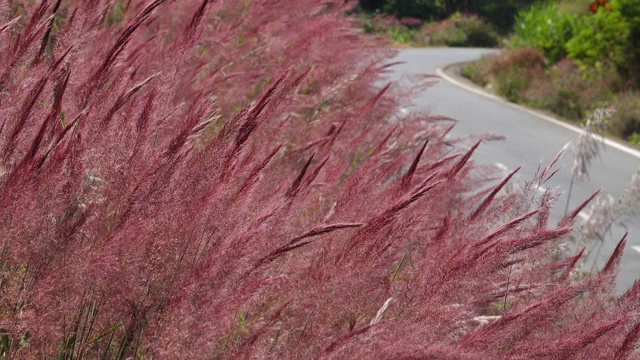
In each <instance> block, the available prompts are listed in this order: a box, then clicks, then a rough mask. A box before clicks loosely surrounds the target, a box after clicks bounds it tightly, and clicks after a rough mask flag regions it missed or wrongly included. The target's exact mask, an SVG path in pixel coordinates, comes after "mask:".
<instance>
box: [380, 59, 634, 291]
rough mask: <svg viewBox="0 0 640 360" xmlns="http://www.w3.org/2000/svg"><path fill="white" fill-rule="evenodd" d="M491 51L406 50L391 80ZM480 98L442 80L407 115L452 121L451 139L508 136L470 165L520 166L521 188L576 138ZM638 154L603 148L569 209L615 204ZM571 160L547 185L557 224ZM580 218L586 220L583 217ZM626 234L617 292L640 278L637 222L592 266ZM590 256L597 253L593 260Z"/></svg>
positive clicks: (616, 232) (601, 259) (615, 233)
mask: <svg viewBox="0 0 640 360" xmlns="http://www.w3.org/2000/svg"><path fill="white" fill-rule="evenodd" d="M491 51H494V50H487V49H450V48H421V49H406V50H403V51H402V52H401V53H400V54H399V55H398V56H397V57H396V59H394V61H403V62H404V63H403V64H400V65H396V66H395V67H394V69H395V70H394V74H393V75H392V77H393V78H395V79H398V78H399V76H400V75H401V74H403V73H430V74H437V73H440V74H442V71H441V70H442V69H443V68H444V67H446V66H447V65H450V64H454V63H460V62H465V61H471V60H475V59H479V58H480V57H482V56H484V55H486V54H488V53H490V52H491ZM454 81H455V78H454ZM480 93H481V91H478V90H477V89H476V90H475V92H474V91H470V90H469V89H468V88H465V87H463V86H460V84H459V83H453V82H451V81H450V79H449V78H446V77H444V78H442V79H441V80H440V81H439V83H438V84H437V85H435V86H434V87H431V88H429V89H427V90H426V91H425V92H423V93H421V94H419V95H418V96H417V97H416V98H415V99H414V104H415V107H414V108H408V109H405V111H412V110H424V109H427V110H429V111H431V112H432V113H434V114H438V115H446V116H450V117H452V118H454V119H456V120H457V121H458V124H457V126H456V127H455V129H454V130H453V131H452V132H451V135H450V136H452V137H458V136H465V135H469V134H478V133H494V134H500V135H504V136H506V139H505V140H503V141H492V142H485V143H483V144H482V145H481V146H480V147H479V148H478V150H477V151H476V153H475V155H474V160H475V162H476V163H480V164H493V165H496V167H497V168H499V169H502V170H503V171H507V170H510V169H514V168H516V167H518V166H522V167H523V168H522V169H521V170H520V172H519V173H518V180H517V181H519V182H524V181H525V180H530V179H531V178H532V177H533V174H534V173H535V171H536V169H537V167H538V164H539V163H540V161H543V164H548V163H549V162H550V161H551V160H552V159H553V158H554V156H555V155H556V154H557V153H558V151H559V150H560V149H561V148H562V147H563V146H564V145H565V144H567V143H568V142H575V141H576V140H577V138H578V132H577V131H576V130H572V129H570V128H569V127H567V126H566V125H565V126H562V125H559V124H558V123H557V122H554V121H549V119H548V118H547V119H545V118H544V116H540V115H537V114H535V113H534V112H532V111H527V110H523V109H522V108H520V107H518V106H514V105H513V104H509V103H506V102H504V101H501V100H498V99H495V98H491V97H487V96H483V95H482V94H480ZM639 154H640V153H639V152H638V151H635V150H626V151H625V149H624V148H621V147H620V146H615V145H614V146H612V145H611V144H608V145H606V146H605V147H604V150H603V151H602V154H601V156H600V158H599V159H597V160H596V161H595V162H594V163H593V164H592V166H591V167H590V173H589V178H588V179H587V180H585V181H584V182H579V183H576V184H574V186H573V190H572V193H571V199H570V208H573V207H575V206H577V205H578V204H579V203H581V202H582V201H583V200H584V199H586V198H588V197H589V196H590V195H591V194H592V193H593V192H595V191H596V190H598V189H602V192H601V194H610V195H612V196H614V197H616V198H617V197H618V195H620V193H622V191H623V190H624V188H625V186H626V185H627V183H628V182H629V180H630V179H631V177H632V175H633V174H634V173H635V172H636V171H637V170H638V169H639V168H640V156H639ZM573 158H574V155H573V152H572V151H571V150H567V151H566V152H565V155H564V156H563V158H562V159H561V162H560V165H562V166H563V169H562V170H561V171H560V172H559V173H558V174H556V176H555V177H554V179H553V181H550V182H549V183H548V184H547V185H548V187H551V188H558V189H559V190H560V191H561V192H562V193H563V195H562V196H561V197H560V198H559V200H558V202H557V204H556V206H555V210H554V214H553V217H554V218H556V219H558V218H560V217H561V216H562V214H563V213H564V207H565V202H566V195H567V192H568V191H567V190H568V187H569V183H570V180H571V173H570V169H571V166H572V163H573ZM587 210H588V208H587ZM587 212H588V211H587ZM582 215H583V216H582V217H583V218H584V216H585V214H582ZM579 221H581V220H579ZM625 231H628V232H629V235H628V237H627V247H626V249H625V253H624V256H623V259H622V265H621V271H620V274H619V276H618V291H623V290H625V289H627V288H629V287H630V286H631V285H632V284H633V282H634V281H635V280H636V279H638V278H640V218H639V219H635V221H632V222H631V223H629V224H627V225H626V229H625V228H623V227H621V226H615V227H614V228H612V229H611V231H610V233H609V234H608V236H607V238H606V241H605V242H604V245H603V247H602V249H601V252H600V256H598V259H597V260H596V262H595V264H596V265H595V266H596V267H599V268H602V266H603V265H604V263H605V262H606V260H607V259H608V257H609V255H610V254H611V253H612V251H613V249H614V248H615V246H616V244H617V242H618V240H619V239H620V238H621V237H622V235H624V233H625ZM594 253H595V251H594V252H593V253H592V254H594ZM587 267H588V268H589V267H591V266H590V265H589V266H587Z"/></svg>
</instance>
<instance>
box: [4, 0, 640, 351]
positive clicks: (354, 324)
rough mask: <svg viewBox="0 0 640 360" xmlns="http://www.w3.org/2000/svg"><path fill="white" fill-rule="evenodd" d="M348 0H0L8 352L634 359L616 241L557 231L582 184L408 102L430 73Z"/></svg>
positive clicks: (639, 323) (632, 293)
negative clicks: (401, 69)
mask: <svg viewBox="0 0 640 360" xmlns="http://www.w3.org/2000/svg"><path fill="white" fill-rule="evenodd" d="M350 7H351V4H348V3H347V4H345V2H344V1H343V0H327V1H322V2H318V1H317V0H296V1H273V0H253V1H236V0H229V1H207V0H181V1H164V0H149V1H142V0H130V1H120V0H112V1H108V0H102V1H100V0H96V1H87V2H84V1H70V0H58V1H41V2H35V1H31V0H24V1H21V0H12V1H0V114H1V115H0V205H1V206H0V356H1V357H4V358H8V359H53V358H57V359H64V360H71V359H231V358H257V359H274V358H275V359H311V358H335V359H363V358H370V359H416V358H425V359H451V360H454V359H535V358H538V359H582V358H593V359H627V358H631V359H634V358H635V359H637V358H638V353H637V352H634V349H635V348H636V346H637V344H638V341H639V339H640V317H639V316H638V313H639V311H640V282H638V283H636V284H635V285H634V286H632V287H631V288H630V289H629V290H628V291H627V292H626V293H624V294H622V295H619V294H616V292H615V277H616V273H617V271H618V268H619V264H620V259H621V256H622V253H623V250H624V246H625V242H626V240H625V239H624V238H623V239H620V240H619V243H618V246H617V247H616V249H615V251H614V252H613V253H612V254H611V256H610V260H609V261H608V262H607V263H606V265H605V266H604V267H603V268H602V269H597V270H596V271H594V272H593V273H586V274H583V273H582V272H579V271H578V270H579V269H578V268H577V266H576V264H578V263H579V261H580V259H581V258H582V256H583V255H584V251H581V250H580V249H578V250H577V251H576V252H573V251H569V250H567V247H566V246H565V245H566V244H567V243H568V242H570V241H571V239H573V238H576V237H582V236H585V237H586V236H591V235H589V234H588V233H585V234H582V233H578V232H576V231H575V229H574V223H575V219H576V216H577V215H578V213H579V212H580V211H581V210H583V209H584V208H586V207H587V205H588V202H589V200H591V199H592V198H593V197H592V198H590V199H584V202H583V203H582V204H581V205H580V206H579V207H577V208H576V209H569V210H568V211H567V215H566V216H565V217H564V218H563V219H561V220H560V221H559V222H556V221H551V220H550V211H551V207H552V206H553V203H554V199H555V198H556V197H557V194H556V193H554V191H553V190H545V191H544V192H541V191H539V190H541V189H543V187H544V185H545V183H547V181H549V179H550V178H551V177H552V176H553V175H554V174H555V173H556V172H557V160H558V158H556V159H554V160H552V161H551V162H550V163H548V164H542V165H541V166H540V168H539V172H538V173H537V175H536V176H535V177H534V178H533V179H530V181H529V182H527V183H526V184H525V185H524V186H523V187H521V188H515V187H510V186H509V184H510V183H511V181H512V178H513V176H514V175H515V173H516V172H517V171H518V170H515V171H513V172H512V173H510V174H509V175H508V176H505V177H503V178H498V177H497V176H496V174H495V173H494V172H493V171H492V169H488V168H483V167H480V166H477V165H475V164H474V163H473V162H472V161H471V156H472V155H473V153H474V151H475V150H476V149H477V148H478V147H480V146H483V145H482V144H483V142H485V141H490V140H492V139H491V138H484V137H482V136H476V135H472V134H471V135H469V136H468V137H466V138H461V139H451V138H450V137H448V136H447V135H448V134H449V132H450V130H451V129H452V126H454V125H455V122H454V121H452V120H451V119H449V118H447V117H445V116H437V115H435V114H428V113H411V114H409V115H407V116H406V117H403V118H398V117H397V116H396V114H398V113H399V111H398V110H399V108H400V106H406V105H408V104H407V103H408V101H409V99H411V97H412V95H414V94H415V93H416V92H417V91H421V90H424V88H425V87H428V86H429V85H430V84H432V78H430V77H424V76H414V77H411V79H410V80H413V83H412V84H413V87H410V88H404V87H401V86H400V85H398V84H393V83H389V84H386V83H385V82H384V81H385V74H386V73H387V72H388V71H389V67H390V66H391V65H390V64H389V62H390V61H391V60H390V58H391V57H392V56H393V55H394V54H395V51H394V50H390V49H389V47H388V45H389V44H388V42H387V41H386V40H385V39H383V38H380V37H374V36H364V35H362V34H359V33H358V31H357V28H356V23H357V21H356V20H355V19H354V18H352V17H347V16H345V15H344V14H345V13H346V12H347V11H348V10H349V9H350ZM525 58H527V57H525ZM534 59H537V58H534ZM527 61H528V60H527ZM527 61H520V62H519V63H523V64H528V62H527ZM537 61H538V60H535V61H533V62H537ZM543 63H544V62H543ZM543 65H544V64H540V66H543ZM536 66H537V65H536ZM560 155H561V154H559V155H558V156H560ZM636 183H640V181H636ZM639 187H640V186H639ZM634 191H635V192H633V194H637V193H638V191H636V190H634ZM594 195H595V194H594ZM617 214H622V215H626V214H627V213H626V212H625V213H623V212H622V210H620V212H619V213H617ZM622 215H620V216H622ZM578 247H580V246H578Z"/></svg>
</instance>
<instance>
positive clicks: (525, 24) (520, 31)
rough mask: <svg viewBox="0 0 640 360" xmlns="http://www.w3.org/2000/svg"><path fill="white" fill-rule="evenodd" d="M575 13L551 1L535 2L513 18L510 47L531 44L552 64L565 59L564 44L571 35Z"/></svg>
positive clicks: (575, 17)
mask: <svg viewBox="0 0 640 360" xmlns="http://www.w3.org/2000/svg"><path fill="white" fill-rule="evenodd" d="M577 17H578V15H575V14H572V13H567V12H562V11H559V9H558V8H556V7H555V6H554V5H553V4H538V5H534V6H532V7H531V8H529V9H528V10H526V11H521V12H520V13H519V14H518V16H517V17H516V22H515V25H514V28H513V33H514V35H513V37H512V38H511V46H512V47H513V48H521V47H533V48H535V49H538V50H539V51H541V52H543V53H544V55H545V56H546V57H547V58H548V59H549V61H550V62H551V63H556V62H558V61H560V60H561V59H563V58H565V57H566V55H567V53H566V50H565V43H566V42H567V41H569V39H571V38H572V37H573V27H574V25H573V23H574V22H575V21H576V19H577Z"/></svg>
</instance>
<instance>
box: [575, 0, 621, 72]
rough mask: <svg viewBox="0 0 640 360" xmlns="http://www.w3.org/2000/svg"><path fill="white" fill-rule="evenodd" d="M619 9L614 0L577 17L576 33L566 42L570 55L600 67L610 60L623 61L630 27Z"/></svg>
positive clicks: (590, 65) (578, 61)
mask: <svg viewBox="0 0 640 360" xmlns="http://www.w3.org/2000/svg"><path fill="white" fill-rule="evenodd" d="M619 10H620V8H619V4H618V3H617V2H615V1H612V2H611V3H610V7H609V6H607V8H605V7H601V8H600V9H599V10H598V11H597V13H595V14H590V15H587V16H582V17H580V18H579V19H578V20H577V21H574V22H573V23H572V25H573V33H574V36H573V37H572V38H571V39H570V40H569V41H567V43H566V45H565V48H566V50H567V54H568V57H569V58H571V59H573V60H575V61H576V62H577V63H579V64H580V65H582V66H583V68H593V67H595V68H597V67H599V66H601V64H602V63H603V62H604V61H607V60H610V61H612V62H613V63H614V64H624V63H625V62H626V60H627V56H626V52H627V50H628V38H629V33H630V29H629V23H628V22H627V20H626V19H625V18H624V17H623V16H622V14H621V13H620V11H619Z"/></svg>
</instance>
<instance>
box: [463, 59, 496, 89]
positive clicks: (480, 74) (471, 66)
mask: <svg viewBox="0 0 640 360" xmlns="http://www.w3.org/2000/svg"><path fill="white" fill-rule="evenodd" d="M490 61H491V58H490V57H488V56H487V57H483V58H482V59H480V60H478V61H472V62H468V63H466V64H464V65H463V66H462V68H461V69H460V75H462V76H464V77H465V78H467V79H469V80H471V81H472V82H473V83H475V84H478V85H480V86H482V87H485V86H487V84H488V83H489V65H490Z"/></svg>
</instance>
